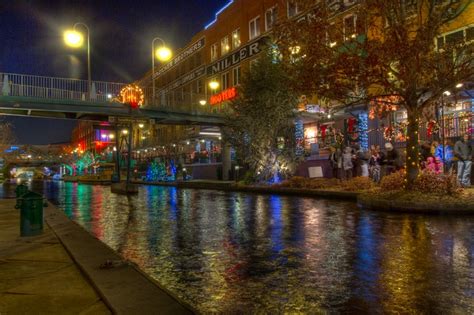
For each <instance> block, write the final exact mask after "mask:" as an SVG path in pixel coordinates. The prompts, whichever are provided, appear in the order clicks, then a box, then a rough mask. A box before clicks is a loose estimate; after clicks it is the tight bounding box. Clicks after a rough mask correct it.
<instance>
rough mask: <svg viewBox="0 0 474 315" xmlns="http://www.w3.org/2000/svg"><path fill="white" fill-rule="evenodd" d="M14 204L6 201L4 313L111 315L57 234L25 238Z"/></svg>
mask: <svg viewBox="0 0 474 315" xmlns="http://www.w3.org/2000/svg"><path fill="white" fill-rule="evenodd" d="M14 204H15V203H14V200H0V314H83V315H85V314H111V312H110V311H109V309H108V308H107V306H106V305H105V304H104V303H103V301H102V300H101V299H100V297H99V296H98V295H97V293H96V292H95V290H94V289H93V288H92V286H91V285H90V283H89V282H88V281H87V280H86V279H85V278H84V276H83V275H82V274H81V272H80V271H79V269H78V268H77V266H76V265H75V264H74V262H73V261H72V259H71V258H70V257H69V255H68V254H67V252H66V250H65V249H64V248H63V246H62V245H61V243H60V242H59V240H58V239H57V237H56V236H55V235H54V233H53V232H52V230H51V229H50V228H49V227H48V226H47V225H45V228H44V233H43V234H42V235H39V236H34V237H20V228H19V211H18V210H16V209H14Z"/></svg>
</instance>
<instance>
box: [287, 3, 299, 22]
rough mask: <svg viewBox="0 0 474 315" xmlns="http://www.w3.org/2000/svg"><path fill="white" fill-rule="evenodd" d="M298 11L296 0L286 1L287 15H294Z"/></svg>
mask: <svg viewBox="0 0 474 315" xmlns="http://www.w3.org/2000/svg"><path fill="white" fill-rule="evenodd" d="M299 12H300V8H299V7H298V3H296V1H288V17H289V18H291V17H294V16H295V15H297V14H298V13H299Z"/></svg>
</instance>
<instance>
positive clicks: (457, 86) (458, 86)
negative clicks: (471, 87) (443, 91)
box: [456, 83, 464, 89]
mask: <svg viewBox="0 0 474 315" xmlns="http://www.w3.org/2000/svg"><path fill="white" fill-rule="evenodd" d="M463 85H464V84H462V83H458V84H456V88H458V89H460V88H462V86H463Z"/></svg>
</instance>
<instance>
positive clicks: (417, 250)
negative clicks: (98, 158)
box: [0, 182, 474, 314]
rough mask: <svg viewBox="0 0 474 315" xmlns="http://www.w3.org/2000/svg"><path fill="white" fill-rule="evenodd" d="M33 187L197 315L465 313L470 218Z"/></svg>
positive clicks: (214, 196) (206, 195)
mask: <svg viewBox="0 0 474 315" xmlns="http://www.w3.org/2000/svg"><path fill="white" fill-rule="evenodd" d="M41 185H42V184H41ZM41 185H40V186H38V187H34V188H35V189H36V190H43V192H44V193H45V194H46V195H47V196H48V197H49V198H51V199H54V200H55V201H56V202H57V203H58V205H59V207H60V208H61V209H63V210H64V212H65V213H66V214H67V215H68V216H69V217H70V218H71V219H72V220H74V221H76V222H78V223H79V224H80V225H82V226H83V227H84V228H85V229H87V230H88V231H90V232H91V233H92V234H94V235H95V236H97V237H98V238H99V239H101V240H102V241H103V242H105V243H106V244H108V245H109V246H111V247H112V248H113V249H115V250H116V251H118V252H119V253H120V254H121V255H122V256H123V257H125V258H126V259H129V260H131V261H133V262H135V263H136V264H138V265H139V266H140V267H141V268H142V269H143V270H144V271H145V272H147V273H148V274H150V275H151V276H152V277H154V278H155V279H157V280H158V281H159V282H160V283H161V284H162V285H164V286H165V287H166V288H168V289H169V290H171V291H172V292H173V293H175V294H176V295H178V296H179V297H180V298H182V299H183V300H185V301H187V302H188V303H190V304H192V305H194V306H195V307H196V308H197V309H198V310H200V311H202V312H204V313H209V312H221V313H229V312H232V313H252V312H264V313H281V312H290V313H294V312H301V313H316V312H320V311H327V310H328V311H331V312H343V313H346V312H350V313H354V312H357V313H368V312H370V313H373V312H375V313H394V312H399V313H439V314H441V313H442V314H445V313H473V312H474V272H473V270H474V268H473V263H474V220H472V219H471V218H469V217H442V216H440V217H438V216H421V215H393V214H384V213H373V212H365V211H360V210H358V209H357V208H356V206H355V205H354V204H353V203H348V202H337V201H325V200H315V199H308V198H295V197H282V196H272V195H256V194H243V193H232V192H219V191H208V190H182V189H176V188H170V187H153V186H144V187H142V188H141V189H140V193H139V195H138V196H133V197H125V196H118V195H114V194H111V193H110V188H109V187H101V186H87V185H78V184H73V183H51V182H49V183H45V184H44V186H41ZM2 194H4V195H9V194H10V195H11V194H12V191H3V192H1V191H0V196H1V195H2Z"/></svg>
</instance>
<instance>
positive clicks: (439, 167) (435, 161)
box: [426, 156, 443, 175]
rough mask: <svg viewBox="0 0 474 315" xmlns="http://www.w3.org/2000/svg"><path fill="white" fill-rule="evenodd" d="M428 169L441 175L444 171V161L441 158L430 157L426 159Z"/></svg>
mask: <svg viewBox="0 0 474 315" xmlns="http://www.w3.org/2000/svg"><path fill="white" fill-rule="evenodd" d="M426 169H427V170H429V171H430V172H432V173H434V174H436V175H439V174H442V173H443V162H441V159H440V158H438V157H437V158H434V157H431V156H430V157H429V158H428V160H427V161H426Z"/></svg>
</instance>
